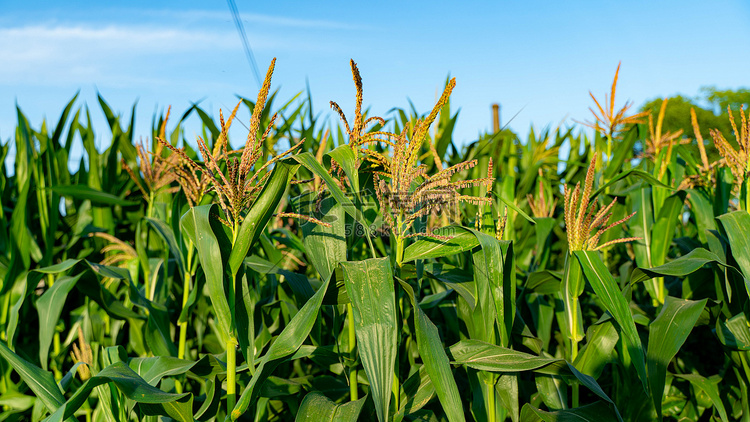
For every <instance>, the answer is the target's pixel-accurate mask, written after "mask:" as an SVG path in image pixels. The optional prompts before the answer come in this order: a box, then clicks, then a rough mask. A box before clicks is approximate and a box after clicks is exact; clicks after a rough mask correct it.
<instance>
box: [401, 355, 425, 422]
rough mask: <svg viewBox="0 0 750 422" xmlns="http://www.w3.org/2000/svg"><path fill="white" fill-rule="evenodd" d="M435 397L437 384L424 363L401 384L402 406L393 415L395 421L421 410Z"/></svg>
mask: <svg viewBox="0 0 750 422" xmlns="http://www.w3.org/2000/svg"><path fill="white" fill-rule="evenodd" d="M433 397H435V386H434V385H433V384H432V379H431V378H430V376H429V374H427V369H426V368H425V367H424V365H422V366H420V367H419V371H416V372H415V373H414V374H412V375H411V376H410V377H409V378H407V379H406V381H404V383H403V385H402V386H401V400H399V402H400V403H401V406H400V407H399V409H398V412H396V414H395V415H394V416H393V420H394V421H401V420H403V419H404V417H406V416H407V415H411V414H413V413H414V412H417V411H419V410H420V409H421V408H423V407H424V406H426V405H427V403H429V401H430V400H432V398H433Z"/></svg>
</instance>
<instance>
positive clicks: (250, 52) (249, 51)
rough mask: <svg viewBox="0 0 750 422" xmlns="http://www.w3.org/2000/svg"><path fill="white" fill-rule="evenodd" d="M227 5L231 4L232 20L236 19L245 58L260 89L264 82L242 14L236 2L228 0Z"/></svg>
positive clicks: (235, 22)
mask: <svg viewBox="0 0 750 422" xmlns="http://www.w3.org/2000/svg"><path fill="white" fill-rule="evenodd" d="M227 4H229V11H230V12H232V18H234V25H235V26H236V27H237V32H239V35H240V41H242V46H243V47H244V48H245V56H246V57H247V61H248V63H250V67H251V68H252V70H253V73H255V80H256V81H258V89H260V87H261V86H262V85H263V82H262V81H261V79H260V72H258V65H257V63H255V56H254V55H253V50H252V49H250V43H249V42H248V40H247V33H245V26H244V25H242V19H240V12H239V11H238V10H237V4H236V3H235V2H234V0H227Z"/></svg>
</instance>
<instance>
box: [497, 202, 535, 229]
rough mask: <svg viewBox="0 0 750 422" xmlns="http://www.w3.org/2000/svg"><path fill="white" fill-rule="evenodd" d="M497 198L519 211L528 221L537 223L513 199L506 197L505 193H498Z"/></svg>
mask: <svg viewBox="0 0 750 422" xmlns="http://www.w3.org/2000/svg"><path fill="white" fill-rule="evenodd" d="M497 199H499V200H500V201H502V202H503V203H504V204H505V205H506V206H507V207H508V208H510V209H512V210H513V211H515V212H517V213H518V214H519V215H520V216H521V217H523V218H525V219H526V221H528V222H529V223H531V224H536V221H535V220H534V219H533V218H531V216H530V215H528V214H526V213H525V212H524V211H523V210H522V209H520V208H518V205H516V204H515V203H514V202H513V201H512V200H510V199H507V198H505V197H504V196H503V195H498V196H497Z"/></svg>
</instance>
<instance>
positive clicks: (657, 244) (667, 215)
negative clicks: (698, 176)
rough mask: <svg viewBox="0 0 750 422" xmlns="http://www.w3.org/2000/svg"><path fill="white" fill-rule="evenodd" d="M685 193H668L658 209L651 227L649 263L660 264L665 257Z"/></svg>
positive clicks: (680, 212)
mask: <svg viewBox="0 0 750 422" xmlns="http://www.w3.org/2000/svg"><path fill="white" fill-rule="evenodd" d="M685 195H686V194H685V192H684V191H678V192H676V193H674V194H672V195H670V196H669V197H667V198H666V199H665V200H664V203H663V204H662V206H661V208H660V209H659V215H658V216H657V218H656V221H655V222H654V225H653V228H652V229H651V234H652V236H651V259H652V261H651V265H661V264H663V263H664V261H665V260H666V258H667V252H669V247H670V245H671V244H672V239H673V238H674V235H675V227H676V226H677V223H678V221H679V219H680V215H681V214H682V206H683V204H684V203H685Z"/></svg>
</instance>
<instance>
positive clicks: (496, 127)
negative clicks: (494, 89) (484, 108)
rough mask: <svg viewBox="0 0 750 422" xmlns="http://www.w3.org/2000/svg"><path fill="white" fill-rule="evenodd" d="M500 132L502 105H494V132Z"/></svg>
mask: <svg viewBox="0 0 750 422" xmlns="http://www.w3.org/2000/svg"><path fill="white" fill-rule="evenodd" d="M499 130H500V104H498V103H495V104H492V132H493V133H494V132H497V131H499Z"/></svg>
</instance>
